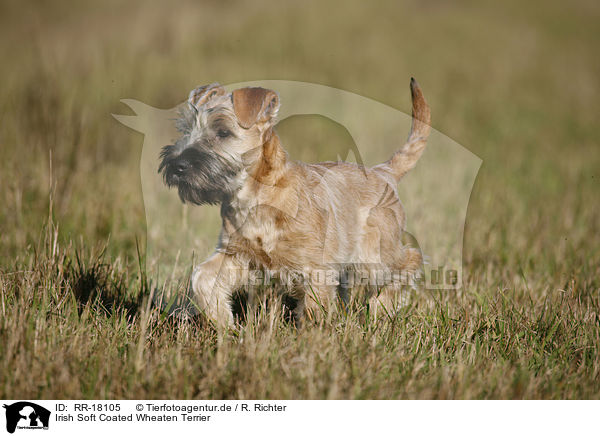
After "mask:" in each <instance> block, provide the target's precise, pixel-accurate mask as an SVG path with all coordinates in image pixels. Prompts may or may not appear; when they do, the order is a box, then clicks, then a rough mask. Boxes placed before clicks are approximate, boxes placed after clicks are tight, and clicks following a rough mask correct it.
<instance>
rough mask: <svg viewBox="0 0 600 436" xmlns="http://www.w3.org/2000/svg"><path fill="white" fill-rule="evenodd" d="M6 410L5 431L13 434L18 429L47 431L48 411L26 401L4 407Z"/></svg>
mask: <svg viewBox="0 0 600 436" xmlns="http://www.w3.org/2000/svg"><path fill="white" fill-rule="evenodd" d="M3 407H4V408H5V409H6V431H8V432H9V433H14V432H15V430H16V429H17V428H18V429H28V430H36V429H44V430H48V423H49V421H50V411H49V410H48V409H45V408H43V407H42V406H38V405H37V404H35V403H30V402H28V401H19V402H18V403H13V404H11V405H6V404H5V405H4V406H3Z"/></svg>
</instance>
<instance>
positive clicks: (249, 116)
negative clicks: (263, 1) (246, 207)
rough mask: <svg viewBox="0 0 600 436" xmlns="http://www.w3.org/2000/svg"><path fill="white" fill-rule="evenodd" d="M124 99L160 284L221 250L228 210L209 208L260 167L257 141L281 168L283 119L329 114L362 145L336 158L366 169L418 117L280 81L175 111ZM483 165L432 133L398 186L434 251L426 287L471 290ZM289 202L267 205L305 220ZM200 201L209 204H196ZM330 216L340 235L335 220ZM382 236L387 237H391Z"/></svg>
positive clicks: (412, 227)
mask: <svg viewBox="0 0 600 436" xmlns="http://www.w3.org/2000/svg"><path fill="white" fill-rule="evenodd" d="M402 88H404V87H402ZM275 91H276V92H275ZM413 98H414V95H413ZM122 102H123V103H125V104H127V105H128V106H129V107H130V108H131V109H133V111H134V112H135V113H136V115H134V116H126V115H114V116H115V118H116V119H117V120H119V121H120V122H122V123H123V124H125V125H127V126H128V127H131V128H133V129H134V130H137V131H139V132H142V133H143V134H144V146H143V149H142V156H141V163H140V170H141V179H142V190H143V195H144V205H145V211H146V222H147V245H146V267H147V270H148V272H149V273H150V274H151V276H153V277H155V278H157V280H158V281H159V282H167V281H169V280H170V279H171V278H173V277H175V278H180V279H181V278H182V277H186V276H187V275H186V272H185V271H184V270H182V267H184V268H185V267H186V266H189V265H190V264H191V263H192V262H191V261H190V260H191V259H194V261H196V262H197V261H198V260H202V259H204V258H206V257H207V255H208V254H209V253H210V252H211V251H212V249H213V248H214V246H215V241H216V239H217V236H218V234H219V227H220V222H221V220H220V216H219V215H220V212H221V211H219V209H218V208H215V207H207V206H206V205H212V204H219V203H223V202H224V200H225V199H227V198H228V197H230V196H231V193H232V191H234V190H236V189H238V188H239V186H240V185H239V184H240V183H241V179H240V169H241V168H245V167H246V166H247V165H248V163H249V162H251V163H252V162H256V153H257V150H258V149H259V147H257V145H262V147H263V150H264V153H263V155H264V156H265V158H264V159H262V162H260V163H261V164H262V165H265V166H267V167H271V166H272V165H274V164H276V163H277V159H278V157H279V156H278V154H279V153H282V150H283V149H282V148H281V147H280V144H278V138H277V135H273V133H272V132H273V130H274V129H275V130H277V127H276V124H277V122H278V121H279V122H283V121H285V120H286V119H288V118H290V117H292V116H296V115H320V116H323V117H325V118H328V119H330V120H332V121H334V122H336V123H338V124H340V125H342V126H344V127H345V128H346V130H347V131H348V133H349V134H350V136H351V137H352V140H353V144H352V146H350V147H348V149H346V150H335V151H332V155H331V156H328V159H329V160H334V161H335V160H344V161H349V162H351V161H354V162H356V163H358V164H359V166H360V165H363V164H364V166H366V167H373V166H376V165H378V164H381V163H382V162H386V161H387V160H388V159H389V158H390V156H392V155H394V153H395V152H396V151H397V150H398V148H399V146H400V145H401V144H402V142H401V141H402V140H401V136H403V135H404V134H405V133H406V132H408V131H409V130H410V128H411V121H412V117H411V116H410V115H407V114H405V113H403V112H401V111H399V110H396V109H394V108H392V107H389V106H386V105H384V104H381V103H379V102H376V101H373V100H370V99H368V98H365V97H362V96H358V95H356V94H352V93H350V92H346V91H342V90H339V89H335V88H330V87H326V86H321V85H316V84H310V83H303V82H290V81H276V80H274V81H260V82H250V83H238V84H233V85H231V86H227V87H222V86H220V85H218V84H212V85H208V86H204V87H200V88H197V89H195V90H193V91H192V93H191V94H190V96H189V99H188V101H186V102H184V103H183V105H182V106H180V107H178V108H173V109H168V110H160V109H156V108H153V107H151V106H148V105H145V104H143V103H140V102H138V101H135V100H122ZM182 114H183V115H182ZM177 120H178V121H177ZM177 128H178V129H179V133H178V132H177ZM283 139H284V138H283ZM283 139H282V141H283ZM419 139H420V138H415V140H417V141H418V140H419ZM165 144H173V145H170V146H166V147H165ZM283 146H285V143H284V144H283ZM323 146H326V144H323ZM336 154H337V155H336ZM480 166H481V159H479V158H478V157H477V156H475V155H474V154H473V153H471V152H470V151H468V150H467V149H466V148H464V147H462V146H460V145H459V144H457V143H456V142H454V141H453V140H451V139H450V138H448V137H447V136H445V135H443V134H441V133H439V132H437V131H435V130H433V129H432V130H431V134H430V135H429V138H428V145H427V149H426V150H425V152H424V154H423V156H422V157H421V159H420V160H419V163H418V165H416V167H415V168H414V169H412V170H411V171H410V172H409V173H408V174H406V175H405V176H404V177H403V178H402V181H401V182H400V184H399V185H397V191H396V192H397V195H398V197H399V198H400V200H401V201H402V204H403V205H404V210H405V212H406V216H405V218H404V219H405V223H406V231H407V232H408V234H409V235H408V236H409V237H410V238H412V239H413V240H415V241H417V244H418V246H419V247H420V250H421V251H422V253H423V254H424V255H425V259H426V263H425V266H424V284H425V286H426V287H427V288H437V289H458V288H460V287H461V286H462V274H461V273H462V242H463V231H464V225H465V220H466V212H467V206H468V202H469V198H470V194H471V190H472V187H473V184H474V181H475V177H476V175H477V173H478V171H479V167H480ZM157 167H158V169H159V170H160V171H159V172H157ZM271 169H272V168H269V170H270V171H271ZM257 174H258V175H259V176H258V177H255V182H256V183H260V184H262V186H263V187H264V186H268V187H269V189H272V190H278V189H279V190H282V192H283V190H285V186H277V185H273V184H272V181H271V180H268V179H264V180H263V179H261V178H260V174H261V173H260V171H258V172H257ZM264 174H270V172H264ZM330 177H335V174H330V175H329V174H327V170H325V173H324V174H322V178H321V183H324V186H323V189H325V188H326V187H327V186H329V185H330V183H329V182H328V178H330ZM165 182H166V183H165ZM317 185H319V182H317ZM169 187H173V188H174V189H175V191H176V192H177V193H178V195H174V194H175V193H174V192H173V191H172V190H169ZM318 188H319V187H318V186H316V189H318ZM394 189H396V187H394ZM277 197H278V196H277V195H271V196H270V198H277ZM280 197H282V198H283V197H285V198H286V201H285V202H279V203H277V202H274V203H270V204H267V205H268V206H271V207H275V208H277V209H279V210H281V212H282V213H283V214H284V215H289V216H296V214H297V213H298V212H299V211H298V202H297V201H295V200H294V196H293V195H289V193H287V194H286V195H282V196H280ZM180 200H183V203H182V202H181V201H180ZM381 200H382V201H383V200H385V199H384V198H382V199H381ZM200 204H202V205H205V206H203V207H196V206H195V205H200ZM328 219H329V221H331V223H329V224H330V227H331V229H332V230H335V227H334V226H333V225H334V224H335V222H336V219H334V217H329V218H328ZM326 231H329V230H326ZM374 237H377V238H379V239H380V240H382V241H385V240H386V238H387V239H389V238H390V235H381V234H376V235H374ZM187 273H189V270H188V271H187ZM183 286H185V285H182V287H183Z"/></svg>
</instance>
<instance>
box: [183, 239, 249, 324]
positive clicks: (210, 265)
mask: <svg viewBox="0 0 600 436" xmlns="http://www.w3.org/2000/svg"><path fill="white" fill-rule="evenodd" d="M246 276H247V268H244V266H243V265H242V264H240V262H239V261H238V260H236V259H235V258H234V257H233V256H229V255H227V254H224V253H221V252H218V251H217V252H215V253H214V254H213V255H212V256H211V257H209V258H208V259H207V260H206V261H205V262H203V263H201V264H200V265H198V266H197V267H196V268H195V269H194V272H193V273H192V291H193V299H194V302H195V303H196V304H197V305H198V308H199V309H200V310H201V311H202V312H203V313H204V314H205V315H206V317H207V318H208V319H209V320H210V321H213V322H214V323H215V324H216V325H217V327H221V328H222V327H228V326H232V325H233V313H232V311H231V296H232V293H233V291H235V290H236V289H238V288H239V287H241V286H242V285H243V284H244V277H246Z"/></svg>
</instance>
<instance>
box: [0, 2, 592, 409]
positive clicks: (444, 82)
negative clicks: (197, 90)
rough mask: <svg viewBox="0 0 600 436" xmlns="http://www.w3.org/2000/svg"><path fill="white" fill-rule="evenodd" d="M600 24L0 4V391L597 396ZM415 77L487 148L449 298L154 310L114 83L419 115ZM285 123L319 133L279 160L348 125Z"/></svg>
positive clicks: (470, 138)
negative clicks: (278, 89)
mask: <svg viewBox="0 0 600 436" xmlns="http://www.w3.org/2000/svg"><path fill="white" fill-rule="evenodd" d="M599 18H600V7H599V5H598V4H597V2H593V1H580V0H577V1H575V2H571V3H569V5H566V4H565V3H564V2H559V1H551V2H544V3H543V4H535V2H534V3H531V4H528V3H523V2H517V1H508V2H502V4H501V5H500V4H499V3H497V2H491V1H490V2H487V1H484V2H462V3H460V4H456V5H452V6H451V5H450V4H446V3H443V2H435V1H427V2H417V1H415V2H408V3H404V4H397V3H392V2H390V3H388V4H381V5H379V6H377V7H375V6H374V5H373V4H371V3H367V2H355V3H353V4H346V5H345V6H344V7H340V6H339V5H337V4H334V3H330V2H303V3H291V2H290V3H283V2H279V3H272V4H267V3H266V2H253V3H252V4H250V3H238V2H217V1H210V2H205V3H201V4H198V3H192V2H182V3H178V4H177V5H176V6H175V5H172V4H169V3H167V2H164V3H159V2H156V3H152V5H151V6H149V5H148V4H147V3H144V4H142V3H137V2H115V1H107V2H95V3H92V2H87V1H85V2H67V1H59V2H52V3H49V2H35V3H34V4H29V5H28V6H24V4H22V3H21V2H17V1H3V2H1V3H0V23H1V26H0V29H1V30H0V34H1V36H2V38H0V49H1V53H2V59H3V61H2V63H1V65H0V79H1V83H2V86H1V87H0V119H1V125H0V144H1V146H0V202H1V203H2V207H1V208H0V397H3V398H29V399H36V398H45V399H47V398H181V399H184V398H186V399H187V398H198V399H200V398H202V399H204V398H213V399H217V398H278V399H284V398H294V399H322V398H337V399H341V398H354V399H375V398H378V399H390V398H405V399H417V398H418V399H424V398H428V399H430V398H452V399H474V398H495V399H516V398H528V399H536V398H544V399H558V398H596V399H597V398H600V316H599V313H600V201H599V200H600V195H599V194H600V188H599V180H600V171H599V168H600V150H599V147H600V133H599V132H598V129H597V127H598V126H597V117H598V113H600V79H599V77H600V58H599V57H598V56H597V49H598V46H599V44H600V31H599V28H598V25H597V23H598V20H599ZM411 76H414V77H416V78H418V80H419V82H420V84H421V85H422V87H423V88H424V90H425V91H426V95H427V98H428V101H429V103H430V105H431V107H432V113H433V127H434V128H435V129H437V130H438V131H440V132H442V133H444V134H446V135H448V136H449V137H451V138H453V139H454V140H456V141H457V142H458V143H460V144H462V145H463V146H465V147H466V148H468V149H470V150H471V151H473V152H474V153H475V154H477V155H478V156H480V157H481V158H482V159H483V166H482V167H481V170H480V172H479V175H478V178H477V180H476V184H475V188H474V191H473V193H472V196H471V201H470V205H469V209H468V215H467V223H466V228H465V237H464V263H463V268H464V272H463V274H464V277H463V278H464V286H463V289H462V290H461V291H459V292H433V291H423V292H421V293H419V294H417V295H415V296H414V298H413V299H412V301H411V303H410V304H409V306H408V307H406V308H405V309H404V310H403V312H402V313H401V315H400V316H399V317H398V318H397V319H394V320H386V319H380V320H369V321H364V320H361V317H360V316H358V315H356V314H350V315H349V316H343V315H341V314H333V315H332V316H331V317H329V319H327V320H325V321H320V322H318V323H317V324H316V325H309V326H308V327H307V328H305V329H302V330H300V331H296V330H295V329H294V328H293V327H292V326H290V325H289V324H286V323H284V322H282V321H281V320H280V317H279V314H278V312H277V311H276V310H274V309H269V310H263V311H261V312H260V313H259V314H258V316H257V317H256V319H255V320H252V321H251V322H249V323H248V324H247V325H245V327H244V328H242V329H241V331H239V332H237V333H235V334H233V333H232V334H230V335H228V336H226V337H218V336H217V335H216V334H215V333H214V332H213V331H212V330H211V329H210V328H208V327H207V326H206V325H204V324H203V323H202V322H201V321H193V322H179V321H175V320H173V319H171V318H169V317H167V316H165V314H162V313H160V311H159V310H157V309H156V308H154V307H153V306H152V304H150V299H149V293H150V289H151V286H149V284H148V283H149V281H148V279H147V276H146V275H145V273H144V270H143V268H142V266H141V265H143V260H144V259H143V253H144V248H145V230H146V229H145V225H146V224H145V217H144V204H143V201H142V190H141V184H140V172H139V157H140V153H141V149H142V141H143V137H142V136H141V135H140V134H138V133H134V132H133V131H132V130H129V129H127V128H125V127H124V126H122V125H121V124H119V123H118V122H117V121H115V120H114V119H113V118H112V117H111V115H110V114H111V113H126V112H127V109H126V108H124V106H123V105H122V104H120V103H119V100H120V99H122V98H135V99H138V100H141V101H143V102H145V103H148V104H151V105H153V106H156V107H161V108H170V107H172V106H174V105H176V104H178V103H179V102H181V101H182V100H183V99H184V98H185V97H186V95H187V93H188V92H189V90H190V89H191V88H193V87H195V86H196V85H198V84H203V83H210V82H214V81H219V82H221V83H234V82H241V81H248V80H261V79H285V80H299V81H305V82H314V83H319V84H323V85H328V86H332V87H336V88H340V89H345V90H348V91H351V92H354V93H356V94H360V95H364V96H367V97H369V98H371V99H374V100H377V101H380V102H382V103H385V104H387V105H390V106H392V107H396V108H398V109H399V110H402V111H405V112H409V110H410V106H409V100H408V93H407V89H406V84H407V83H408V80H409V78H410V77H411ZM398 84H402V86H401V87H400V86H398ZM290 123H291V124H289V125H288V126H287V127H286V131H287V134H288V135H291V136H293V135H294V134H301V132H302V131H305V130H306V129H309V130H311V129H312V131H314V132H315V135H314V138H317V139H318V140H317V139H315V140H314V141H313V142H312V143H311V142H310V137H308V138H307V136H306V135H305V136H304V138H307V139H306V140H305V141H303V143H304V144H306V143H308V146H306V147H305V149H304V150H292V155H296V156H301V155H302V153H306V150H314V152H313V153H312V154H311V153H308V155H306V154H304V155H302V157H306V156H310V157H311V158H313V157H314V158H315V159H331V158H335V155H334V156H329V155H328V154H327V150H322V148H319V147H318V144H319V142H321V141H326V140H330V141H332V142H335V141H343V140H346V139H344V138H346V137H345V136H344V135H347V133H346V132H345V131H344V130H343V129H342V128H341V127H339V126H338V125H335V124H334V123H330V122H326V121H324V120H323V119H319V118H318V117H302V118H301V119H298V120H295V121H293V122H292V121H291V122H290ZM294 153H296V154H294Z"/></svg>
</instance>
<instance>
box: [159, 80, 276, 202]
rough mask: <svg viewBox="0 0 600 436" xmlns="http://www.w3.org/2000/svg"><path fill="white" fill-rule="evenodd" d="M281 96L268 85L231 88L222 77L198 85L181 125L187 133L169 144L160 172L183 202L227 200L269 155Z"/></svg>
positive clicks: (183, 132)
mask: <svg viewBox="0 0 600 436" xmlns="http://www.w3.org/2000/svg"><path fill="white" fill-rule="evenodd" d="M278 110H279V97H278V96H277V94H276V93H275V92H273V91H271V90H268V89H263V88H241V89H236V90H235V91H233V92H231V93H228V92H226V91H225V89H224V88H223V87H222V86H221V85H219V84H218V83H213V84H212V85H207V86H202V87H199V88H196V89H194V90H193V91H192V92H191V93H190V96H189V99H188V102H187V108H185V109H184V110H183V111H182V114H181V119H180V120H179V123H178V127H179V130H180V131H181V132H182V134H183V135H182V137H181V138H180V139H179V140H178V141H177V142H176V143H175V145H168V146H166V147H164V148H163V150H162V153H161V162H160V166H159V172H160V173H161V174H162V176H163V178H164V181H165V183H166V184H167V185H168V186H169V187H177V189H178V191H179V197H180V198H181V200H182V201H183V202H186V201H188V202H191V203H194V204H204V203H210V204H214V203H220V202H223V201H227V199H228V198H230V197H231V196H232V195H233V194H234V193H235V192H236V191H237V190H238V189H240V188H241V186H242V184H243V183H244V180H245V177H246V176H247V170H248V168H249V167H250V166H251V165H253V164H254V163H255V162H256V161H257V160H259V159H260V158H261V156H262V155H263V145H264V144H265V142H266V141H268V140H269V138H270V137H271V134H272V127H273V125H274V124H275V116H276V115H277V111H278Z"/></svg>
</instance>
